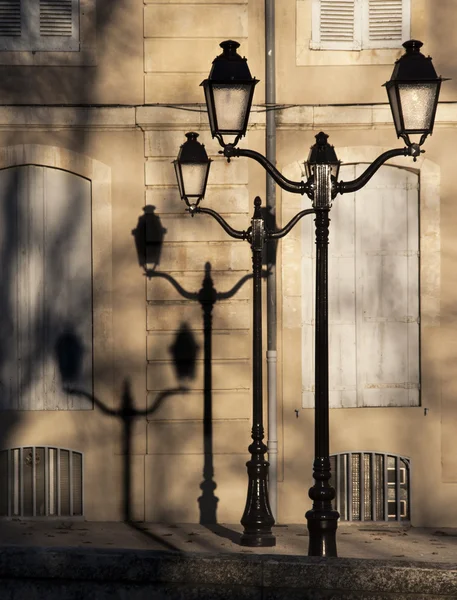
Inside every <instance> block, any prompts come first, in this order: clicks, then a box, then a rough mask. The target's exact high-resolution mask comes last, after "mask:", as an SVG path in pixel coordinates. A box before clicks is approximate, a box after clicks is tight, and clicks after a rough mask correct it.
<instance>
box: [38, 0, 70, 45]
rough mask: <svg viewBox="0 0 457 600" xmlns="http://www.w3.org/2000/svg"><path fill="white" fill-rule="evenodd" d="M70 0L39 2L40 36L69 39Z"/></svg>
mask: <svg viewBox="0 0 457 600" xmlns="http://www.w3.org/2000/svg"><path fill="white" fill-rule="evenodd" d="M71 32H72V0H40V35H56V36H68V37H71Z"/></svg>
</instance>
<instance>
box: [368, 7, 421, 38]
mask: <svg viewBox="0 0 457 600" xmlns="http://www.w3.org/2000/svg"><path fill="white" fill-rule="evenodd" d="M363 8H364V13H363V33H362V38H363V42H362V43H363V47H364V48H400V46H401V44H402V42H403V41H405V40H407V39H409V37H410V9H411V7H410V0H368V1H367V2H365V3H364V7H363Z"/></svg>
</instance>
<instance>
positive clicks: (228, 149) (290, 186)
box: [221, 144, 308, 194]
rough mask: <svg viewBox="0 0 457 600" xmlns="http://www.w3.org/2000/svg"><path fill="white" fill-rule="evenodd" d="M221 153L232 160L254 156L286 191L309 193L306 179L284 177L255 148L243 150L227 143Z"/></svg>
mask: <svg viewBox="0 0 457 600" xmlns="http://www.w3.org/2000/svg"><path fill="white" fill-rule="evenodd" d="M221 154H224V156H225V158H227V159H228V160H230V159H231V158H233V157H234V156H246V157H247V158H253V159H254V160H256V161H257V162H258V163H260V164H261V165H262V167H263V168H264V169H265V170H266V171H267V173H268V174H269V175H271V177H272V178H273V179H274V180H275V181H276V183H277V184H278V185H279V186H280V187H281V188H282V189H283V190H286V192H291V193H292V194H307V193H308V184H307V183H306V182H305V181H292V180H290V179H287V177H284V175H282V173H280V172H279V171H278V169H276V167H275V166H274V165H273V164H271V162H270V161H269V160H268V159H266V158H265V156H263V154H260V152H256V151H255V150H243V149H242V148H236V147H235V146H234V145H233V144H227V145H226V146H224V150H223V151H221Z"/></svg>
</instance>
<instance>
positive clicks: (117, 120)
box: [0, 102, 457, 131]
mask: <svg viewBox="0 0 457 600" xmlns="http://www.w3.org/2000/svg"><path fill="white" fill-rule="evenodd" d="M276 111H277V127H278V129H283V130H288V129H293V130H295V131H297V130H315V129H323V128H326V129H341V128H344V129H372V128H384V127H389V128H390V127H392V115H391V112H390V108H389V105H388V104H371V105H370V104H364V105H341V106H336V105H333V106H322V105H318V106H308V105H300V106H296V105H294V106H278V107H277V108H276ZM265 114H266V112H265V107H264V106H261V105H256V106H254V107H253V110H252V112H251V116H250V129H253V130H255V129H263V128H264V127H265ZM435 126H436V127H437V128H442V127H446V128H454V127H457V102H447V103H441V104H440V105H439V106H438V110H437V115H436V122H435ZM208 128H209V127H208V118H207V115H206V109H205V106H204V105H195V104H194V105H162V104H157V105H149V106H146V105H145V106H89V107H86V106H11V105H4V106H0V130H2V131H11V130H30V129H35V130H46V131H49V130H61V129H87V130H104V131H119V130H134V129H141V130H144V131H154V130H163V129H171V130H173V129H176V130H180V131H182V130H183V129H186V130H190V129H197V130H203V131H204V130H207V129H208Z"/></svg>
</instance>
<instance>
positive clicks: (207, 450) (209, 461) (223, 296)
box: [145, 262, 251, 541]
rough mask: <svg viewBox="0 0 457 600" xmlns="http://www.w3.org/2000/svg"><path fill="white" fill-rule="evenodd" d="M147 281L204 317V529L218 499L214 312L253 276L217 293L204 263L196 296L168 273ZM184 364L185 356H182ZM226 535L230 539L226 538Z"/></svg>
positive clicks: (229, 534)
mask: <svg viewBox="0 0 457 600" xmlns="http://www.w3.org/2000/svg"><path fill="white" fill-rule="evenodd" d="M145 275H146V276H147V277H148V278H154V277H158V278H162V279H165V280H166V281H168V282H169V283H170V284H171V285H172V286H173V287H174V288H175V290H176V291H177V292H178V293H179V294H180V296H182V297H183V298H185V299H187V300H192V301H195V302H198V303H199V304H200V306H201V308H202V313H203V456H204V458H203V460H204V463H203V480H202V482H201V484H200V489H201V496H199V498H198V505H199V512H200V519H199V521H200V523H201V524H202V525H217V524H218V520H217V505H218V502H219V498H217V496H216V494H215V491H216V488H217V483H216V481H215V479H214V453H213V378H212V356H213V350H212V347H213V346H212V334H213V309H214V305H215V304H216V302H218V301H221V300H228V299H229V298H232V297H233V296H234V295H235V294H236V293H237V292H238V291H239V290H240V288H241V287H242V286H243V285H244V284H245V283H246V281H248V280H249V279H250V278H251V275H250V274H247V275H244V276H243V277H241V278H240V279H239V280H238V281H237V282H236V283H235V285H234V286H233V287H232V288H231V289H230V290H227V291H225V292H218V291H217V289H216V288H215V287H214V281H213V278H212V276H211V263H209V262H206V263H205V275H204V277H203V281H202V286H201V288H200V289H199V290H198V291H196V292H191V291H188V290H186V289H184V287H183V286H182V285H181V284H180V283H179V282H178V281H177V280H176V279H175V278H174V277H172V276H171V275H170V274H169V273H165V272H162V271H157V270H155V269H149V270H148V269H145ZM183 358H184V360H185V358H186V357H185V356H183ZM215 533H219V534H221V535H224V536H225V537H230V539H232V541H238V540H235V538H234V536H233V532H230V531H228V530H227V531H226V532H224V531H222V528H221V527H220V526H219V528H218V529H217V530H215ZM226 534H227V535H226Z"/></svg>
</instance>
